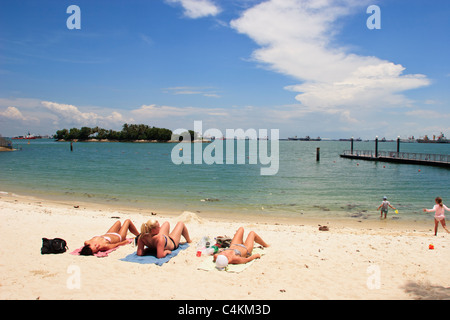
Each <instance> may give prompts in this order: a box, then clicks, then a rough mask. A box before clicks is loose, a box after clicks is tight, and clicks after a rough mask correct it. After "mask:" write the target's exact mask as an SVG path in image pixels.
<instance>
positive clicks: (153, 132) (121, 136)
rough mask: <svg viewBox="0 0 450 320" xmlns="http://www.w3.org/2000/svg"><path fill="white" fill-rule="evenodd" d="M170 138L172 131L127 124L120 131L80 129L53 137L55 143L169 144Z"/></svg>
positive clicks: (63, 131) (65, 131)
mask: <svg viewBox="0 0 450 320" xmlns="http://www.w3.org/2000/svg"><path fill="white" fill-rule="evenodd" d="M171 138H172V130H169V129H166V128H157V127H150V126H148V125H145V124H128V123H125V124H124V125H123V126H122V130H121V131H115V130H112V129H110V130H107V129H103V128H99V127H95V128H89V127H82V128H80V129H78V128H72V129H70V130H68V129H62V130H58V131H56V134H55V135H54V139H56V140H57V141H89V142H95V141H99V142H171ZM176 142H178V140H177V141H176Z"/></svg>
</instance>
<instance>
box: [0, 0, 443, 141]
mask: <svg viewBox="0 0 450 320" xmlns="http://www.w3.org/2000/svg"><path fill="white" fill-rule="evenodd" d="M70 5H77V6H79V8H80V9H81V29H79V30H76V29H73V30H69V29H68V28H67V26H66V20H67V19H68V18H69V17H70V14H68V13H66V10H67V7H69V6H70ZM370 5H378V6H379V8H380V10H381V29H379V30H369V29H368V28H367V26H366V20H367V19H368V18H369V17H370V14H367V13H366V9H367V7H368V6H370ZM449 17H450V2H449V1H432V2H430V1H425V0H412V1H406V0H385V1H383V0H379V1H375V0H315V1H307V0H265V1H260V0H147V1H143V0H127V1H125V0H121V1H118V0H108V1H96V0H94V1H93V0H89V1H81V0H71V1H62V0H53V1H46V0H43V1H35V0H31V1H29V0H21V1H15V0H2V1H1V3H0V134H2V135H3V136H15V135H23V134H26V133H27V132H28V131H30V132H31V133H34V134H42V135H44V134H53V133H55V132H56V130H58V129H61V128H71V127H78V128H79V127H81V126H91V127H93V126H97V125H98V126H100V127H103V128H107V129H110V128H111V129H115V130H118V129H120V128H121V126H122V124H123V123H125V122H127V123H145V124H148V125H151V126H158V127H166V128H169V129H172V130H175V129H177V128H186V129H192V128H193V123H194V120H202V121H203V128H204V130H206V129H207V128H218V129H219V130H222V131H223V132H225V129H227V128H229V129H238V128H242V129H244V130H246V129H250V128H254V129H259V128H261V129H280V136H281V137H283V138H286V137H288V136H294V135H297V136H306V135H310V136H314V137H315V136H321V137H323V138H341V137H351V136H355V137H362V138H373V137H375V136H376V135H378V136H380V137H383V136H385V137H387V138H396V137H397V136H398V135H400V136H402V137H405V138H406V137H408V136H411V135H414V136H416V137H419V136H423V135H425V134H427V135H429V136H430V135H433V134H439V133H440V132H441V131H442V132H444V134H446V136H449V135H450V130H449V129H450V125H449V124H448V123H449V120H450V112H449V106H450V90H449V88H450V64H449V62H448V57H449V56H450V41H449V36H448V35H449V34H450V19H449Z"/></svg>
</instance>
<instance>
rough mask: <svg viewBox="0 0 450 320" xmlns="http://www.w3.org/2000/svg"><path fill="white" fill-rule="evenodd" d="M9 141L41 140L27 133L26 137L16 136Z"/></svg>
mask: <svg viewBox="0 0 450 320" xmlns="http://www.w3.org/2000/svg"><path fill="white" fill-rule="evenodd" d="M11 139H14V140H33V139H41V136H35V135H34V134H30V133H29V132H28V134H27V135H26V136H17V137H13V138H11Z"/></svg>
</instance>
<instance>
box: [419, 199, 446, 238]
mask: <svg viewBox="0 0 450 320" xmlns="http://www.w3.org/2000/svg"><path fill="white" fill-rule="evenodd" d="M435 201H436V204H435V205H434V207H433V209H423V211H424V212H435V214H434V235H435V236H437V229H438V225H439V221H440V222H441V224H442V227H443V228H444V229H445V231H447V232H448V233H450V231H448V229H447V227H446V225H445V215H444V212H445V210H447V211H450V209H449V208H447V206H446V205H445V204H443V203H442V198H441V197H437V198H436V199H435Z"/></svg>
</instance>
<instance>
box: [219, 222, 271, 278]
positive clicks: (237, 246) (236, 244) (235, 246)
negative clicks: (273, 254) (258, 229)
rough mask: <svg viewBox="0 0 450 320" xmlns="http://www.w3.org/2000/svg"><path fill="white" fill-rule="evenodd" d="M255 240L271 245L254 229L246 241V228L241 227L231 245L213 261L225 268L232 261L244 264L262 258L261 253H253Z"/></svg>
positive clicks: (220, 267) (232, 262)
mask: <svg viewBox="0 0 450 320" xmlns="http://www.w3.org/2000/svg"><path fill="white" fill-rule="evenodd" d="M255 242H256V243H258V244H260V245H262V246H263V247H268V246H269V245H268V244H267V243H265V242H264V240H263V239H261V237H260V236H258V235H257V234H256V233H255V232H254V231H250V233H249V234H248V236H247V240H245V242H244V228H242V227H240V228H239V229H238V230H237V231H236V234H235V235H234V237H233V240H231V244H230V247H229V248H227V249H225V250H223V251H222V252H220V253H218V254H215V255H214V258H213V261H215V262H216V268H217V269H219V270H223V269H225V268H226V267H227V266H228V264H230V263H231V264H243V263H247V262H249V261H252V260H253V259H258V258H260V257H261V256H260V254H254V255H252V251H253V245H254V244H255Z"/></svg>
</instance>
